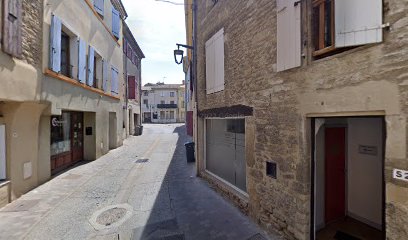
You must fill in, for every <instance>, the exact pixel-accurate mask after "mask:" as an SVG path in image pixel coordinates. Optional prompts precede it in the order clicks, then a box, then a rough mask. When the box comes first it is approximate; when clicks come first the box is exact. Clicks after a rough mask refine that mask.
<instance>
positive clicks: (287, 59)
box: [276, 0, 301, 72]
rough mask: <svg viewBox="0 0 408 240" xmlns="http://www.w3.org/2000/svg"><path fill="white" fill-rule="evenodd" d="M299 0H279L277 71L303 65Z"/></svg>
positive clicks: (277, 6) (277, 7)
mask: <svg viewBox="0 0 408 240" xmlns="http://www.w3.org/2000/svg"><path fill="white" fill-rule="evenodd" d="M300 5H301V3H300V2H298V1H297V0H277V3H276V11H277V34H276V35H277V61H276V62H277V64H276V65H277V66H276V68H277V71H278V72H279V71H284V70H287V69H290V68H295V67H299V66H300V65H301V38H300V8H301V6H300Z"/></svg>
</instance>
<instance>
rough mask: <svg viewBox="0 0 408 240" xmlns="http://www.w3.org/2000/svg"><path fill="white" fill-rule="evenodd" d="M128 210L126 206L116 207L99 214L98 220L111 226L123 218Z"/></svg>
mask: <svg viewBox="0 0 408 240" xmlns="http://www.w3.org/2000/svg"><path fill="white" fill-rule="evenodd" d="M126 212H127V210H126V209H124V208H118V207H114V208H111V209H108V210H106V211H104V212H102V213H101V214H99V216H98V217H97V218H96V222H97V223H99V224H101V225H105V226H110V225H111V224H113V223H115V222H117V221H119V220H120V219H122V218H123V217H124V216H125V215H126Z"/></svg>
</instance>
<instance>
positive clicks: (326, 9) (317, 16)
mask: <svg viewBox="0 0 408 240" xmlns="http://www.w3.org/2000/svg"><path fill="white" fill-rule="evenodd" d="M312 13H313V16H312V21H313V44H314V53H313V55H314V56H318V55H321V54H324V53H327V52H328V51H331V50H333V49H334V41H333V40H334V18H333V16H334V0H314V1H313V11H312Z"/></svg>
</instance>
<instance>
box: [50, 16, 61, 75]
mask: <svg viewBox="0 0 408 240" xmlns="http://www.w3.org/2000/svg"><path fill="white" fill-rule="evenodd" d="M61 30H62V23H61V20H60V19H59V18H58V17H57V16H55V15H52V19H51V29H50V68H51V70H52V71H54V72H60V71H61Z"/></svg>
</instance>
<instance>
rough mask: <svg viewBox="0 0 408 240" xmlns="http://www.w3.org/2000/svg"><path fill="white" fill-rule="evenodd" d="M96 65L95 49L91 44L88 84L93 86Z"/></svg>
mask: <svg viewBox="0 0 408 240" xmlns="http://www.w3.org/2000/svg"><path fill="white" fill-rule="evenodd" d="M94 67H95V49H94V48H93V47H91V46H89V53H88V81H87V84H88V86H93V84H94Z"/></svg>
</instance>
